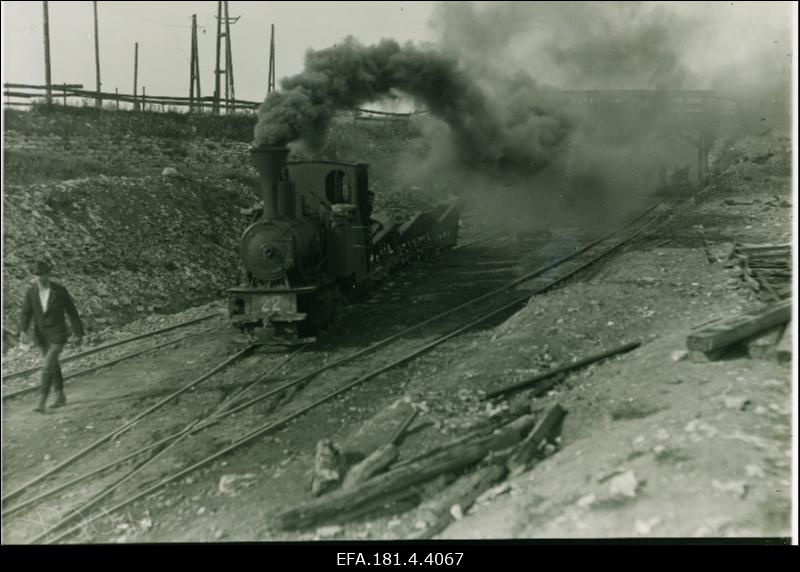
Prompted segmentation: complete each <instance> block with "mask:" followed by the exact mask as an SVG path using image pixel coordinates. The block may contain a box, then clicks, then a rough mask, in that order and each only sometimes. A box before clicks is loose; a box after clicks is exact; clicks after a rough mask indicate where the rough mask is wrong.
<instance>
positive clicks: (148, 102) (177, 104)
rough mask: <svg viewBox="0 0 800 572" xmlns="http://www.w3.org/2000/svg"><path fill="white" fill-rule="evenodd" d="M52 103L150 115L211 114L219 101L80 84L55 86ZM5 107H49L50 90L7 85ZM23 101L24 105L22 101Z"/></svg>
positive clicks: (229, 105)
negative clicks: (88, 87)
mask: <svg viewBox="0 0 800 572" xmlns="http://www.w3.org/2000/svg"><path fill="white" fill-rule="evenodd" d="M50 91H51V93H52V101H53V103H54V104H60V105H64V106H66V105H76V104H77V105H86V106H94V105H95V104H96V101H97V100H98V99H100V103H101V105H103V103H105V104H106V106H109V105H110V106H111V107H112V108H116V109H122V108H123V105H124V107H125V108H126V109H142V110H150V111H167V110H170V111H190V112H192V111H199V112H210V111H211V110H212V109H213V108H214V106H215V101H214V97H213V96H209V97H201V98H194V99H192V98H188V97H175V96H171V95H147V94H146V93H145V92H144V90H143V92H142V94H136V95H132V94H125V93H119V92H117V91H115V92H114V93H110V92H100V94H99V97H98V93H97V91H89V90H85V89H83V85H80V84H52V85H51V86H50ZM3 97H4V101H3V105H6V106H15V107H29V106H30V105H31V104H33V103H46V101H47V86H44V85H29V84H23V83H4V84H3ZM20 100H21V101H20ZM259 105H261V104H260V103H259V102H257V101H246V100H242V99H236V100H231V101H228V102H226V101H220V102H219V109H220V110H221V111H224V112H226V113H242V112H244V113H255V111H256V110H257V109H258V106H259Z"/></svg>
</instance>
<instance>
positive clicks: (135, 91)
mask: <svg viewBox="0 0 800 572" xmlns="http://www.w3.org/2000/svg"><path fill="white" fill-rule="evenodd" d="M138 87H139V42H136V43H135V44H134V45H133V110H134V111H138V110H139V102H138V101H137V99H138V97H137V96H138V95H139V89H138Z"/></svg>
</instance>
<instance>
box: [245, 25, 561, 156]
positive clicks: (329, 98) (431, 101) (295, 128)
mask: <svg viewBox="0 0 800 572" xmlns="http://www.w3.org/2000/svg"><path fill="white" fill-rule="evenodd" d="M512 85H513V84H512ZM281 87H282V90H281V91H277V92H273V93H272V94H270V95H269V96H268V97H267V99H266V100H265V101H264V103H263V104H262V105H261V108H260V109H259V120H258V124H257V126H256V129H255V142H254V143H255V144H257V145H260V144H266V145H286V144H288V143H290V142H292V141H296V140H302V141H304V142H305V143H306V144H308V145H309V146H310V147H311V148H312V149H319V148H321V147H322V146H323V145H324V143H325V135H326V132H327V129H328V127H329V125H330V123H331V120H332V119H333V117H334V114H335V113H336V112H337V111H339V110H348V109H353V108H356V107H358V106H360V105H363V104H365V103H368V102H373V101H377V100H380V99H382V98H386V97H389V96H391V95H392V94H393V93H395V92H401V93H403V94H405V95H407V96H410V97H411V98H413V99H415V100H417V101H418V102H419V103H420V104H421V105H423V106H425V107H426V108H427V109H428V110H429V111H430V112H431V113H432V114H433V115H435V116H437V117H439V118H440V119H442V120H443V121H444V122H445V123H446V124H447V125H448V127H449V129H450V134H451V137H452V139H453V142H454V145H455V147H456V149H457V152H458V154H459V158H460V159H461V160H462V161H464V162H466V163H469V164H479V165H483V166H492V167H511V168H514V169H518V170H524V171H528V172H535V171H537V170H539V169H541V168H542V167H543V166H545V165H547V164H548V163H549V162H550V161H551V160H552V159H553V157H554V156H555V154H556V153H557V148H558V146H559V144H560V143H561V142H562V141H563V140H564V138H565V137H566V135H567V134H568V132H569V123H568V121H567V120H566V118H565V117H564V116H562V115H560V114H558V113H556V112H554V111H553V110H552V109H550V108H549V107H548V105H547V104H546V98H544V97H543V98H537V97H535V95H536V90H537V89H538V86H536V85H535V84H534V83H533V82H531V81H530V80H528V79H527V78H521V79H519V81H518V82H517V85H516V86H514V87H513V88H512V91H514V90H519V89H522V88H525V89H526V90H527V94H526V96H525V97H519V98H516V99H514V98H510V99H512V100H514V101H516V104H515V105H511V106H509V105H506V104H505V103H507V101H508V100H506V102H504V105H502V106H500V105H497V103H496V102H493V101H492V100H491V98H489V97H487V95H486V93H485V92H484V91H483V90H482V89H481V88H480V87H479V85H478V84H477V83H476V82H475V81H474V80H473V79H472V77H471V76H470V75H468V74H467V73H466V72H465V71H464V70H463V69H462V68H460V67H459V61H458V59H457V58H456V57H454V56H448V55H443V54H442V53H440V52H437V51H434V50H432V49H423V48H419V47H417V46H414V45H413V44H410V43H409V44H406V45H405V46H401V45H400V44H398V43H397V42H395V41H393V40H382V41H381V42H380V43H378V44H377V45H373V46H363V45H361V44H360V43H358V42H357V41H356V40H355V39H353V38H347V39H346V40H345V41H344V42H343V43H342V44H341V45H337V46H335V47H332V48H329V49H325V50H320V51H309V52H308V53H307V54H306V61H305V69H304V71H303V72H302V73H301V74H298V75H296V76H293V77H289V78H286V79H284V80H283V82H282V84H281ZM532 90H533V91H532Z"/></svg>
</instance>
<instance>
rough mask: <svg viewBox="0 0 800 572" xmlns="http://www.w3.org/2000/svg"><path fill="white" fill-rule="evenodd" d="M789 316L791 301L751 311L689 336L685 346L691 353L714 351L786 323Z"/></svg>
mask: <svg viewBox="0 0 800 572" xmlns="http://www.w3.org/2000/svg"><path fill="white" fill-rule="evenodd" d="M791 314H792V303H791V300H786V301H784V302H780V303H778V304H774V305H772V306H769V307H767V308H762V309H759V310H753V311H751V312H748V313H746V314H743V315H740V316H735V317H733V318H728V319H726V320H723V321H722V322H718V323H716V324H714V325H711V326H708V327H706V328H703V329H702V330H700V331H698V332H694V333H692V334H690V335H689V337H688V338H687V339H686V346H687V348H688V349H689V350H692V351H700V352H711V351H715V350H718V349H720V348H724V347H726V346H729V345H731V344H733V343H736V342H740V341H742V340H745V339H747V338H749V337H752V336H754V335H755V334H758V333H760V332H763V331H764V330H767V329H769V328H771V327H773V326H777V325H779V324H783V323H785V322H788V321H789V319H790V318H791Z"/></svg>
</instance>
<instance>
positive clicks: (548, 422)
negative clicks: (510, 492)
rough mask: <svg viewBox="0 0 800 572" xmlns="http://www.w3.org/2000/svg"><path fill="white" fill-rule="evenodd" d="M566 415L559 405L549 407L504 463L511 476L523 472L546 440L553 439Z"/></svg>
mask: <svg viewBox="0 0 800 572" xmlns="http://www.w3.org/2000/svg"><path fill="white" fill-rule="evenodd" d="M566 416H567V411H566V409H564V408H563V407H561V406H560V405H558V404H556V405H554V406H553V407H552V408H550V410H549V411H548V412H547V413H546V414H545V416H544V417H543V418H542V419H541V421H539V422H538V423H537V424H536V427H534V428H533V430H532V431H531V433H530V435H528V436H527V437H525V440H523V441H522V443H520V446H519V447H518V448H517V450H516V452H515V453H514V454H513V455H512V456H511V458H510V459H509V460H508V462H507V463H506V466H507V467H508V472H509V473H510V474H511V476H512V477H514V476H517V475H520V474H522V473H524V472H525V471H526V470H527V469H528V466H529V465H530V463H531V461H532V460H533V459H534V457H536V456H537V455H540V454H541V448H542V447H543V446H544V445H545V444H547V442H548V441H553V440H555V438H556V437H557V436H558V434H559V433H561V426H562V425H563V423H564V417H566Z"/></svg>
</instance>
